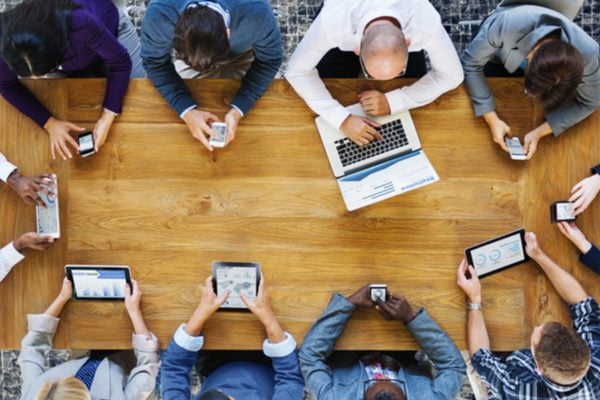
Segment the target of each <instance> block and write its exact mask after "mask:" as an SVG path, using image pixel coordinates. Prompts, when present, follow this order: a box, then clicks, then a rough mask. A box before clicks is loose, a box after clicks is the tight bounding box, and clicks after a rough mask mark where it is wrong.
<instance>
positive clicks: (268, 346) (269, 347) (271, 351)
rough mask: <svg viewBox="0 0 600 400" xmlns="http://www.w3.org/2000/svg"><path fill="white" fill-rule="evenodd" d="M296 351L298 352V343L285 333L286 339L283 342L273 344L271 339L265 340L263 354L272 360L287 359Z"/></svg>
mask: <svg viewBox="0 0 600 400" xmlns="http://www.w3.org/2000/svg"><path fill="white" fill-rule="evenodd" d="M294 350H296V341H295V340H294V337H293V336H292V335H291V334H290V333H288V332H285V339H284V340H283V341H282V342H279V343H271V342H269V339H265V341H264V342H263V353H264V354H265V356H267V357H270V358H273V357H285V356H287V355H288V354H291V353H292V352H293V351H294Z"/></svg>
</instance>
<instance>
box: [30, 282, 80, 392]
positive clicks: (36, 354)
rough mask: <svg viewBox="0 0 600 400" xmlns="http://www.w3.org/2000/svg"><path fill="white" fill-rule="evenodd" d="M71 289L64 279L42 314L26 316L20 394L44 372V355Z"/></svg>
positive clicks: (71, 291) (49, 347)
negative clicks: (59, 289)
mask: <svg viewBox="0 0 600 400" xmlns="http://www.w3.org/2000/svg"><path fill="white" fill-rule="evenodd" d="M72 293H73V287H72V285H71V281H69V280H68V279H67V278H64V280H63V284H62V288H61V291H60V293H59V294H58V296H57V297H56V299H55V300H54V301H53V302H52V304H50V306H49V307H48V308H47V309H46V311H44V313H43V314H29V315H28V316H27V324H28V328H27V335H25V337H24V338H23V340H22V342H21V353H20V354H19V358H18V364H19V366H20V367H21V377H22V379H23V384H22V389H21V390H22V392H23V393H24V394H26V393H27V391H28V390H29V388H30V386H31V385H32V383H33V381H34V380H35V379H36V378H37V377H38V376H40V375H42V374H43V373H44V372H45V371H46V354H47V353H48V351H50V349H51V348H52V339H53V337H54V334H55V333H56V328H57V327H58V322H59V318H58V317H59V315H60V313H61V311H62V309H63V307H64V306H65V304H66V303H67V302H68V301H69V300H70V299H71V295H72Z"/></svg>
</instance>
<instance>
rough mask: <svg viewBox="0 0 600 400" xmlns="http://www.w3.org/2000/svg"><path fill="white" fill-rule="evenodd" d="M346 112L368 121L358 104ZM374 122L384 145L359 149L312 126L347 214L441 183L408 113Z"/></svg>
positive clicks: (326, 128)
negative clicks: (323, 150) (378, 124)
mask: <svg viewBox="0 0 600 400" xmlns="http://www.w3.org/2000/svg"><path fill="white" fill-rule="evenodd" d="M347 109H348V111H350V112H351V113H352V114H354V115H358V116H366V115H365V112H364V111H363V109H362V107H361V106H360V104H354V105H352V106H349V107H347ZM369 118H372V117H369ZM372 119H373V120H375V121H377V122H378V123H380V124H381V128H380V133H381V135H382V136H383V140H373V141H372V142H371V143H369V144H368V145H366V146H362V147H361V146H358V145H356V144H354V142H352V141H351V140H350V139H349V138H348V137H346V135H344V133H343V132H342V131H340V130H339V129H337V128H335V127H334V126H332V125H331V124H330V123H328V122H327V121H325V119H323V118H322V117H317V119H316V120H315V122H316V124H317V129H318V130H319V134H320V135H321V140H322V141H323V146H324V147H325V152H326V153H327V157H328V158H329V163H330V165H331V169H332V170H333V175H334V176H335V177H336V179H337V182H338V185H339V186H340V190H341V192H342V197H343V198H344V202H345V203H346V208H347V209H348V211H353V210H356V209H359V208H361V207H365V206H368V205H371V204H373V203H377V202H379V201H382V200H385V199H389V198H390V197H393V196H397V195H399V194H402V193H406V192H408V191H411V190H414V189H417V188H420V187H423V186H426V185H429V184H431V183H434V182H437V181H438V180H439V179H440V178H439V176H438V174H437V173H436V172H435V169H434V168H433V166H432V165H431V162H429V159H428V158H427V156H426V155H425V153H424V152H423V150H422V149H421V142H420V141H419V137H418V136H417V130H416V129H415V125H414V124H413V121H412V118H411V117H410V113H409V112H408V111H402V112H398V113H395V114H392V115H389V116H385V117H375V118H372Z"/></svg>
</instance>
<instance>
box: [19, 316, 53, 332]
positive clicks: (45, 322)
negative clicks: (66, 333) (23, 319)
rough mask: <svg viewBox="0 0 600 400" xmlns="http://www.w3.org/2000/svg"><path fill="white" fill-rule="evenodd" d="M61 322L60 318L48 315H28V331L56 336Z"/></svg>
mask: <svg viewBox="0 0 600 400" xmlns="http://www.w3.org/2000/svg"><path fill="white" fill-rule="evenodd" d="M59 321H60V319H59V318H55V317H52V316H50V315H47V314H28V315H27V330H29V331H35V332H40V333H49V334H51V335H54V333H56V328H58V322H59Z"/></svg>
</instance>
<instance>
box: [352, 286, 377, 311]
mask: <svg viewBox="0 0 600 400" xmlns="http://www.w3.org/2000/svg"><path fill="white" fill-rule="evenodd" d="M347 300H348V301H349V302H350V303H352V304H354V305H355V306H357V307H372V306H373V300H371V289H370V287H369V284H366V285H364V286H363V287H361V288H360V289H358V290H357V291H356V292H354V293H353V294H351V295H350V296H348V297H347Z"/></svg>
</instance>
